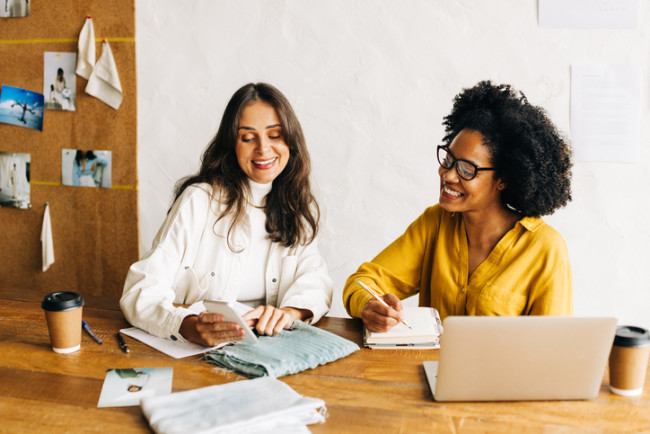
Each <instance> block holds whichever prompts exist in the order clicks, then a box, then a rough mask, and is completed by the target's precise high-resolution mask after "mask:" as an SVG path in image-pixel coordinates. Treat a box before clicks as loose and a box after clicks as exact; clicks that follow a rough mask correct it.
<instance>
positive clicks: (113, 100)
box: [86, 40, 122, 110]
mask: <svg viewBox="0 0 650 434" xmlns="http://www.w3.org/2000/svg"><path fill="white" fill-rule="evenodd" d="M86 93H88V94H90V95H92V96H94V97H95V98H99V99H100V100H102V101H103V102H105V103H106V104H108V105H109V106H111V107H113V108H114V109H115V110H117V109H118V108H119V107H120V104H122V85H121V84H120V76H119V75H118V73H117V66H116V65H115V59H114V58H113V52H112V51H111V46H110V45H108V41H107V40H104V42H102V55H101V56H99V60H98V61H97V64H95V69H93V72H92V74H90V78H88V84H87V85H86Z"/></svg>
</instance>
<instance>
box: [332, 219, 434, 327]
mask: <svg viewBox="0 0 650 434" xmlns="http://www.w3.org/2000/svg"><path fill="white" fill-rule="evenodd" d="M434 214H437V212H435V210H433V207H432V208H429V209H427V210H426V211H425V212H424V213H423V214H422V215H420V217H418V218H417V219H416V220H415V221H414V222H413V223H411V225H410V226H409V227H408V228H407V229H406V232H404V234H402V235H401V236H400V237H399V238H397V239H396V240H395V241H393V242H392V243H391V244H390V245H389V246H388V247H386V248H385V249H384V250H383V251H382V252H381V253H379V255H377V257H375V258H374V259H373V260H372V262H365V263H363V264H361V266H360V267H359V269H358V270H357V272H356V273H354V274H352V275H351V276H350V277H348V279H347V281H346V283H345V287H344V289H343V305H344V306H345V309H346V310H347V311H348V313H349V314H350V315H351V316H353V317H361V311H362V310H363V308H364V307H365V306H366V303H368V301H369V300H370V299H371V298H372V295H370V294H369V293H368V292H367V291H365V290H364V289H363V288H361V286H360V285H359V284H358V283H356V282H355V279H357V278H359V279H360V280H361V281H362V282H363V283H365V284H367V285H368V286H370V287H371V288H373V289H374V290H375V291H376V292H377V293H378V294H379V295H383V294H386V293H388V292H392V293H393V294H395V295H397V296H398V297H399V298H400V299H404V298H406V297H409V296H411V295H414V294H417V293H418V291H419V288H420V278H421V275H422V260H423V258H424V252H425V249H426V246H427V242H428V241H429V240H430V238H431V235H430V233H431V232H432V228H433V227H437V226H435V223H434V222H433V221H432V219H433V218H435V217H436V216H434Z"/></svg>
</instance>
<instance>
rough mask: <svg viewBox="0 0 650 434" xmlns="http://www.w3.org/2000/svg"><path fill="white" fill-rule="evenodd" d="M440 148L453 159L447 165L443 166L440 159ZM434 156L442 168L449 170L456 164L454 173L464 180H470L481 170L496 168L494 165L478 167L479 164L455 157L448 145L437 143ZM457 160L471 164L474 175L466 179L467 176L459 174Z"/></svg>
mask: <svg viewBox="0 0 650 434" xmlns="http://www.w3.org/2000/svg"><path fill="white" fill-rule="evenodd" d="M441 149H443V150H444V151H445V152H446V153H448V154H449V155H451V158H452V159H453V160H454V161H453V162H452V163H451V165H450V166H449V167H445V165H444V164H442V161H440V150H441ZM436 158H437V159H438V163H439V164H440V167H442V168H443V169H446V170H451V169H453V167H454V166H456V173H457V174H458V176H459V177H460V178H461V179H463V180H465V181H471V180H472V179H474V178H476V175H478V172H480V171H481V170H497V169H496V167H480V166H477V165H476V164H474V163H472V162H471V161H469V160H465V159H463V158H456V157H455V156H454V154H453V153H452V152H451V149H449V145H438V147H437V150H436ZM459 161H462V162H463V163H467V164H469V165H470V166H472V167H473V168H474V175H473V176H472V177H471V178H469V179H468V178H466V177H464V176H463V175H461V173H460V170H458V164H456V163H458V162H459Z"/></svg>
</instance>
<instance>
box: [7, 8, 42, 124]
mask: <svg viewBox="0 0 650 434" xmlns="http://www.w3.org/2000/svg"><path fill="white" fill-rule="evenodd" d="M0 1H2V0H0ZM43 111H44V110H43V95H42V94H40V93H38V92H33V91H31V90H27V89H21V88H19V87H13V86H5V85H3V86H2V89H1V90H0V122H3V123H5V124H11V125H17V126H19V127H26V128H31V129H33V130H38V131H43Z"/></svg>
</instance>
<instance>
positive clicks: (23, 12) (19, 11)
mask: <svg viewBox="0 0 650 434" xmlns="http://www.w3.org/2000/svg"><path fill="white" fill-rule="evenodd" d="M32 1H33V0H0V18H22V17H28V16H29V10H30V5H31V3H32Z"/></svg>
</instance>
